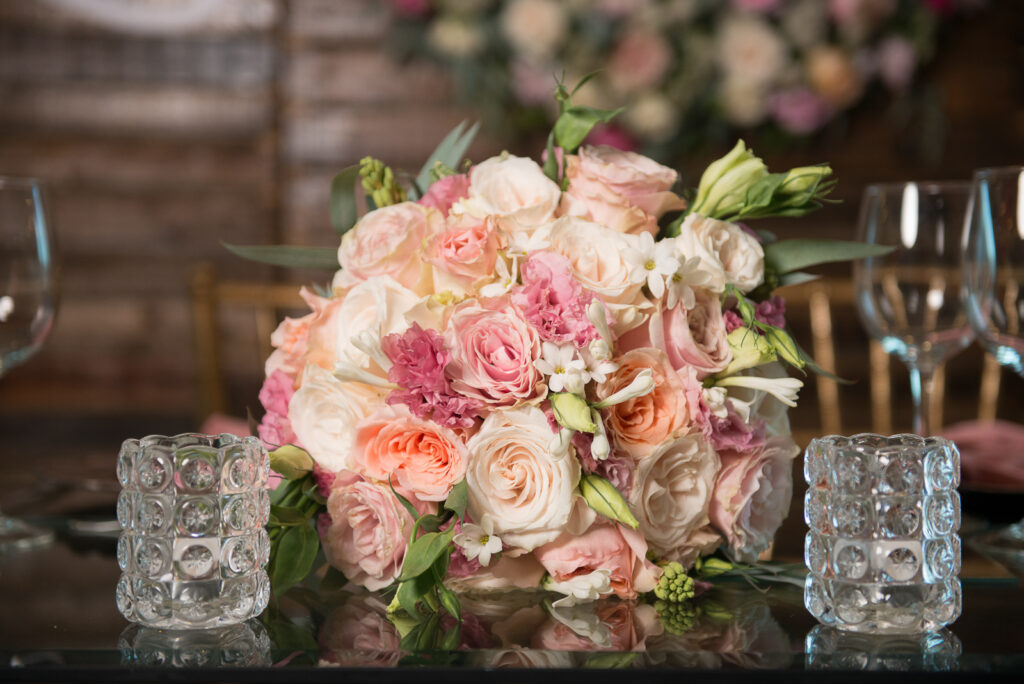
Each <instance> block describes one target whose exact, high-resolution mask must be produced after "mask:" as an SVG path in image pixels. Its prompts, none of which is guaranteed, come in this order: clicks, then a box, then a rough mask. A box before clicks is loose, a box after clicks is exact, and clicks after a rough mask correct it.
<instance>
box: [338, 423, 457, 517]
mask: <svg viewBox="0 0 1024 684" xmlns="http://www.w3.org/2000/svg"><path fill="white" fill-rule="evenodd" d="M350 462H351V466H350V467H352V469H353V470H356V471H357V472H360V473H362V474H363V475H364V476H366V477H367V478H369V479H371V480H381V481H385V482H387V481H388V480H389V478H390V477H391V476H394V480H395V482H394V484H395V486H396V487H399V486H400V487H401V488H402V489H405V490H407V491H410V492H412V493H413V494H414V495H415V496H416V498H418V499H420V500H422V501H444V500H445V499H446V498H447V497H448V493H449V492H451V489H452V486H453V485H455V484H456V483H458V482H461V481H462V478H463V477H464V476H465V474H466V462H467V452H466V445H465V442H463V440H462V439H461V438H460V437H459V436H458V435H457V434H456V433H455V432H454V431H453V430H451V429H449V428H446V427H442V426H441V425H438V424H437V423H435V422H433V421H428V420H423V419H421V418H417V417H415V416H413V415H412V414H411V413H410V412H409V409H407V408H406V407H405V406H403V405H398V406H385V407H382V408H380V409H378V410H377V411H375V412H374V413H373V414H371V415H369V416H367V417H366V418H364V419H363V420H362V421H361V422H360V423H359V425H358V426H356V430H355V446H354V448H353V451H352V458H351V459H350Z"/></svg>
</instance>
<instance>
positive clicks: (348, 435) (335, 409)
mask: <svg viewBox="0 0 1024 684" xmlns="http://www.w3.org/2000/svg"><path fill="white" fill-rule="evenodd" d="M383 403H384V402H383V400H382V398H381V396H380V395H379V394H378V393H377V392H376V391H375V390H374V389H373V388H372V387H369V386H367V385H363V384H360V383H356V382H342V381H340V380H338V379H337V378H336V377H334V374H333V373H331V372H330V371H327V370H324V369H323V368H321V367H320V366H317V365H315V364H308V365H307V366H306V370H305V372H304V373H303V378H302V386H301V387H299V389H298V390H297V391H296V392H295V394H294V395H293V396H292V398H291V401H290V402H289V404H288V420H289V421H290V422H291V424H292V429H293V430H294V431H295V435H296V436H297V437H298V439H299V441H300V442H301V443H302V445H303V446H304V447H305V449H306V451H308V452H309V455H310V456H312V457H313V460H314V461H316V462H317V463H318V464H319V465H320V467H321V468H324V469H325V470H329V471H332V472H337V471H339V470H342V469H344V468H346V467H347V465H348V457H349V454H350V453H351V452H352V446H353V444H354V443H355V426H356V423H358V422H359V421H360V420H362V419H363V418H365V417H366V416H367V415H369V414H370V413H372V412H373V411H374V409H376V408H377V407H378V406H381V405H383Z"/></svg>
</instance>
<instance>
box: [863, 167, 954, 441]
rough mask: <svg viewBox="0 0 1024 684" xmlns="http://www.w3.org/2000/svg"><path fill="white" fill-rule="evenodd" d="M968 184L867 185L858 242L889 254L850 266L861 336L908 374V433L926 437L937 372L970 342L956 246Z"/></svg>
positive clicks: (929, 429)
mask: <svg viewBox="0 0 1024 684" xmlns="http://www.w3.org/2000/svg"><path fill="white" fill-rule="evenodd" d="M969 197H970V184H969V183H967V182H957V181H954V182H941V183H937V182H921V183H889V184H876V185H869V186H868V187H867V188H866V189H865V191H864V198H863V200H862V202H861V208H860V219H859V221H858V228H857V232H858V237H859V239H861V240H863V241H865V242H870V243H873V244H879V245H889V246H891V247H893V248H894V249H893V251H892V252H890V253H889V254H887V255H885V256H878V257H870V258H868V259H864V260H862V261H859V262H857V263H855V264H854V285H855V288H856V293H857V309H858V311H859V313H860V318H861V321H862V323H863V324H864V327H865V329H866V330H867V331H868V334H870V335H871V337H873V338H875V339H876V340H878V341H879V342H881V343H882V347H883V349H885V351H886V352H888V353H889V354H894V355H896V356H898V357H899V358H900V360H902V361H903V363H904V364H906V366H907V368H908V369H909V371H910V390H911V396H912V398H913V402H914V423H913V431H914V432H915V433H917V434H919V435H930V434H931V426H930V425H929V424H928V423H929V420H928V413H929V411H928V408H929V406H930V405H931V396H932V390H933V386H934V377H935V369H936V368H938V367H939V365H941V364H942V363H943V362H944V361H945V360H946V359H948V358H950V357H951V356H953V355H954V354H957V353H958V352H960V351H961V350H963V349H964V347H966V346H967V345H968V344H970V342H971V340H972V339H973V337H974V331H973V330H972V329H971V326H970V325H969V324H968V322H967V316H966V315H965V313H964V311H963V308H962V307H961V304H960V281H961V275H960V265H961V263H960V262H961V244H960V238H961V235H962V232H963V226H964V221H965V218H966V216H967V205H968V199H969Z"/></svg>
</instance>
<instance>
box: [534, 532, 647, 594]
mask: <svg viewBox="0 0 1024 684" xmlns="http://www.w3.org/2000/svg"><path fill="white" fill-rule="evenodd" d="M533 553H534V555H535V556H536V557H537V560H539V561H540V564H541V565H543V566H544V569H545V570H547V571H548V573H549V574H550V575H551V576H552V577H553V578H554V579H555V581H557V582H565V581H567V580H570V579H572V578H573V577H576V576H579V575H588V574H590V573H592V572H594V571H595V570H610V571H611V585H612V591H614V592H615V595H616V596H618V597H619V598H625V599H632V598H636V596H637V594H638V593H639V594H642V593H644V592H648V591H651V590H652V589H654V585H655V584H657V583H658V577H659V576H660V575H661V570H660V569H659V568H658V567H657V566H656V565H654V564H653V563H651V562H650V561H648V560H647V556H646V554H647V542H646V541H644V538H643V535H641V534H640V533H639V532H637V531H636V530H631V529H629V528H628V527H623V526H622V525H616V524H605V523H600V522H599V523H595V524H594V525H593V526H592V527H591V528H590V529H589V530H587V531H586V532H584V533H583V534H581V535H574V534H569V533H563V534H562V535H561V536H560V537H558V539H556V540H555V541H553V542H551V543H550V544H545V545H544V546H541V547H538V548H537V549H536V550H534V552H533Z"/></svg>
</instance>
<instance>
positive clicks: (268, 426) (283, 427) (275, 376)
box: [257, 370, 298, 447]
mask: <svg viewBox="0 0 1024 684" xmlns="http://www.w3.org/2000/svg"><path fill="white" fill-rule="evenodd" d="M293 394H295V386H294V384H293V383H292V378H291V377H290V376H289V375H288V374H287V373H285V372H284V371H281V370H275V371H274V372H273V373H271V374H270V375H269V376H268V377H267V379H266V380H264V381H263V387H261V388H260V395H259V398H260V403H261V404H263V408H264V409H265V410H266V413H264V414H263V420H261V421H260V425H259V428H258V429H257V431H258V432H259V436H260V439H262V440H263V442H264V443H265V444H267V445H268V446H270V447H279V446H281V445H283V444H296V443H297V442H298V437H296V436H295V432H294V431H293V430H292V423H291V421H290V420H288V402H289V401H291V398H292V395H293Z"/></svg>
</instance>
